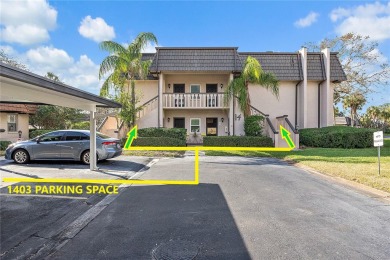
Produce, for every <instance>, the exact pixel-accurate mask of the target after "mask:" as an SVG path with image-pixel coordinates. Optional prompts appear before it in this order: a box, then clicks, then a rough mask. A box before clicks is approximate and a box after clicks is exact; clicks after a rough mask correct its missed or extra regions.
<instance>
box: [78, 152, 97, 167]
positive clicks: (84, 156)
mask: <svg viewBox="0 0 390 260" xmlns="http://www.w3.org/2000/svg"><path fill="white" fill-rule="evenodd" d="M96 159H99V157H98V155H97V154H96ZM81 162H82V163H84V164H89V163H90V153H89V150H87V151H85V152H83V153H82V154H81Z"/></svg>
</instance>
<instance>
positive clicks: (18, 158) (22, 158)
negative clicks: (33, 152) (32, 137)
mask: <svg viewBox="0 0 390 260" xmlns="http://www.w3.org/2000/svg"><path fill="white" fill-rule="evenodd" d="M13 159H14V161H15V162H16V163H18V164H24V163H28V162H29V161H30V155H29V154H28V152H27V151H26V150H23V149H19V150H16V151H15V152H14V155H13Z"/></svg>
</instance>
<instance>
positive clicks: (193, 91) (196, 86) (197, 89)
mask: <svg viewBox="0 0 390 260" xmlns="http://www.w3.org/2000/svg"><path fill="white" fill-rule="evenodd" d="M190 92H191V94H193V95H191V98H200V96H199V95H197V94H199V93H200V85H199V84H191V85H190Z"/></svg>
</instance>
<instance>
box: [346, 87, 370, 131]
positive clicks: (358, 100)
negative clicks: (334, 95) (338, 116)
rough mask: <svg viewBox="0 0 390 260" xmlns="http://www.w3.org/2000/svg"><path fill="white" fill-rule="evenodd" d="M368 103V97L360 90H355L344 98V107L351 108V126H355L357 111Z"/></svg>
mask: <svg viewBox="0 0 390 260" xmlns="http://www.w3.org/2000/svg"><path fill="white" fill-rule="evenodd" d="M365 103H366V98H365V97H364V95H363V94H362V93H360V92H354V93H351V94H349V95H348V96H346V97H345V98H344V99H343V105H344V108H350V109H351V126H352V127H353V123H354V121H355V116H356V114H357V111H358V110H360V109H362V107H363V106H364V104H365Z"/></svg>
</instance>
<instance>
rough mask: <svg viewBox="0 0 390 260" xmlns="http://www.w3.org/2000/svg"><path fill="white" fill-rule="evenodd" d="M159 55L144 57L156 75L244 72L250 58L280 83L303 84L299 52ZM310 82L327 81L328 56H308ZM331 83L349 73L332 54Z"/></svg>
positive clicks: (178, 51) (173, 51)
mask: <svg viewBox="0 0 390 260" xmlns="http://www.w3.org/2000/svg"><path fill="white" fill-rule="evenodd" d="M156 49H157V52H156V53H155V54H153V53H148V54H144V55H143V57H142V58H143V59H145V60H146V59H153V61H152V65H151V66H150V72H151V73H152V74H154V73H157V72H160V71H175V72H207V71H214V72H241V70H242V67H243V64H244V63H245V60H246V58H247V57H248V56H252V57H254V58H256V59H257V60H258V61H259V62H260V64H261V66H262V68H263V70H264V71H267V72H272V73H274V74H275V76H276V77H277V78H278V79H279V80H292V81H299V80H302V79H303V72H302V62H301V56H300V54H299V53H298V52H237V49H238V48H236V47H226V48H224V47H220V48H215V47H213V48H207V47H205V48H197V47H191V48H179V47H173V48H167V47H158V48H156ZM307 57H308V58H307V77H308V80H316V81H322V80H325V79H326V73H325V64H324V56H323V54H322V53H320V52H308V53H307ZM330 75H331V76H330V78H331V79H330V80H331V81H332V82H335V81H336V82H340V81H344V80H346V76H345V73H344V71H343V69H342V66H341V64H340V62H339V60H338V58H337V53H331V55H330Z"/></svg>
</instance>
